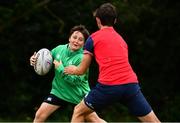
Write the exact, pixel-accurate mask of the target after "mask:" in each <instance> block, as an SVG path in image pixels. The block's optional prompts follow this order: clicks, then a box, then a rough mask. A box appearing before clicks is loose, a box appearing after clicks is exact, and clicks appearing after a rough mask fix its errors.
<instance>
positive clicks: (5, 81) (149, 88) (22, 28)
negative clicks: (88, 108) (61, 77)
mask: <svg viewBox="0 0 180 123" xmlns="http://www.w3.org/2000/svg"><path fill="white" fill-rule="evenodd" d="M104 2H111V3H112V4H113V5H115V6H116V7H117V11H118V21H117V24H116V25H115V26H114V28H115V29H116V30H117V32H119V34H121V35H122V37H123V38H124V39H125V41H126V42H127V44H128V46H129V59H130V63H131V65H132V67H133V68H134V70H135V72H136V73H137V75H138V77H139V81H140V85H141V87H142V91H143V93H144V95H145V96H146V98H147V100H148V101H149V103H150V104H151V106H152V107H153V109H154V111H155V113H156V114H157V116H158V117H159V119H160V120H161V121H163V122H176V121H180V117H179V115H180V113H179V111H180V89H179V84H178V83H179V82H180V77H179V68H180V65H179V63H180V54H179V53H178V52H179V50H180V36H179V33H180V24H179V22H180V1H174V0H163V1H162V0H0V69H1V71H0V121H1V122H6V121H9V122H11V121H13V122H14V121H16V122H18V121H21V122H31V121H32V120H33V118H34V114H35V112H36V110H37V108H38V107H39V106H40V104H41V102H42V101H43V99H44V97H45V96H46V95H47V94H49V92H50V89H51V80H52V77H53V74H54V73H53V70H51V71H50V72H49V73H48V74H47V75H45V76H38V75H37V74H36V73H35V72H34V69H33V68H32V67H31V66H30V65H29V58H30V56H31V55H32V54H33V53H34V51H38V50H39V49H41V48H44V47H45V48H48V49H52V48H54V47H55V46H57V45H59V44H65V43H67V42H68V36H69V30H70V29H71V28H72V27H73V26H74V25H79V24H83V25H85V26H86V27H87V29H88V30H89V31H90V32H91V33H92V32H94V31H96V30H97V29H98V28H97V27H96V23H95V20H94V18H93V16H92V12H93V11H94V10H95V9H96V8H97V7H98V6H99V5H100V4H102V3H104ZM97 73H98V68H97V64H96V62H95V61H94V62H92V64H91V68H90V78H89V81H90V85H91V87H93V86H94V84H95V81H96V79H97ZM72 109H73V108H72V106H70V105H69V106H67V107H65V108H64V109H63V110H58V111H56V112H55V113H54V114H53V115H52V116H51V117H49V119H48V121H51V122H55V121H59V122H68V121H70V118H71V114H72ZM99 115H100V116H101V117H103V118H104V119H105V120H107V121H109V122H126V121H127V122H128V121H137V119H136V117H134V116H132V115H131V114H129V112H128V110H127V109H126V108H125V107H123V106H122V105H120V104H115V105H113V106H110V107H105V110H104V111H103V112H100V113H99Z"/></svg>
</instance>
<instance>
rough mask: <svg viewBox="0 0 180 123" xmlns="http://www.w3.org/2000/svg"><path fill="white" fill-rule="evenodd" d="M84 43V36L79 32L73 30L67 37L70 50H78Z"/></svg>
mask: <svg viewBox="0 0 180 123" xmlns="http://www.w3.org/2000/svg"><path fill="white" fill-rule="evenodd" d="M83 45H84V36H83V34H82V33H81V32H79V31H75V32H73V33H72V35H71V36H70V37H69V47H70V49H71V50H72V51H76V50H79V49H80V48H82V47H83Z"/></svg>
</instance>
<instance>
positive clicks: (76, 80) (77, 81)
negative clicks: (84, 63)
mask: <svg viewBox="0 0 180 123" xmlns="http://www.w3.org/2000/svg"><path fill="white" fill-rule="evenodd" d="M80 62H81V59H78V60H77V61H76V66H77V65H79V64H80ZM56 70H57V71H58V72H59V75H60V76H62V78H63V79H64V81H66V82H68V83H69V84H71V85H81V84H82V83H83V82H85V81H87V80H88V71H87V72H86V73H85V74H83V75H68V74H64V65H63V64H61V65H60V66H59V67H58V68H57V69H56Z"/></svg>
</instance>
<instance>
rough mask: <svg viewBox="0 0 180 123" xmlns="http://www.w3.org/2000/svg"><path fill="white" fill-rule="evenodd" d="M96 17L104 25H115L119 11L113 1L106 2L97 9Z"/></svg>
mask: <svg viewBox="0 0 180 123" xmlns="http://www.w3.org/2000/svg"><path fill="white" fill-rule="evenodd" d="M94 17H98V18H99V19H100V20H101V24H102V25H107V26H113V25H114V23H115V20H116V18H117V11H116V8H115V6H113V5H112V4H111V3H104V4H102V5H101V6H100V7H99V8H97V9H96V10H95V12H94Z"/></svg>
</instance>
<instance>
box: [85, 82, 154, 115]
mask: <svg viewBox="0 0 180 123" xmlns="http://www.w3.org/2000/svg"><path fill="white" fill-rule="evenodd" d="M84 102H85V104H86V105H87V106H88V107H89V108H91V109H92V110H95V111H100V110H102V109H104V107H107V106H109V105H113V104H114V103H116V102H120V103H121V104H124V105H125V106H126V107H127V108H128V109H129V111H130V112H131V113H132V114H133V115H135V116H145V115H147V114H148V113H150V112H151V110H152V109H151V106H150V105H149V104H148V102H147V101H146V99H145V97H144V96H143V94H142V92H141V90H140V87H139V84H138V83H132V84H124V85H114V86H108V85H103V84H100V83H98V84H97V85H96V87H94V88H93V89H92V90H91V91H90V92H89V93H88V94H87V95H86V97H85V98H84Z"/></svg>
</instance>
